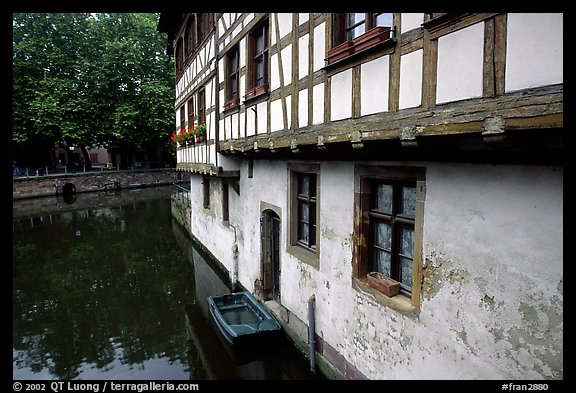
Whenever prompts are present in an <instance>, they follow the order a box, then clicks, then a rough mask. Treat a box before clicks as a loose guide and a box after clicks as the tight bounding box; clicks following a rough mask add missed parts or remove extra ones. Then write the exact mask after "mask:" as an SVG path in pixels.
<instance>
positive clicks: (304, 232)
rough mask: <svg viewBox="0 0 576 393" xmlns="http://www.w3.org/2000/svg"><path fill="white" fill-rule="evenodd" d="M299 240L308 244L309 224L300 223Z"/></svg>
mask: <svg viewBox="0 0 576 393" xmlns="http://www.w3.org/2000/svg"><path fill="white" fill-rule="evenodd" d="M298 240H300V241H303V242H304V243H306V244H308V224H306V223H305V222H302V221H300V222H299V223H298Z"/></svg>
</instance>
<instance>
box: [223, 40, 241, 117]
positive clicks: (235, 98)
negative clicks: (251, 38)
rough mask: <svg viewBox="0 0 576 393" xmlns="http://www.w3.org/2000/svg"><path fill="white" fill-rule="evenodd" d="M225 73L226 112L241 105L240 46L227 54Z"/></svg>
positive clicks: (236, 46)
mask: <svg viewBox="0 0 576 393" xmlns="http://www.w3.org/2000/svg"><path fill="white" fill-rule="evenodd" d="M225 72H226V76H225V78H226V90H225V93H226V102H225V103H224V110H227V109H230V108H233V107H235V106H237V105H238V104H239V103H240V46H239V45H238V44H236V45H235V46H234V47H233V48H232V49H230V50H229V51H228V53H226V62H225ZM234 88H235V90H236V92H235V93H234Z"/></svg>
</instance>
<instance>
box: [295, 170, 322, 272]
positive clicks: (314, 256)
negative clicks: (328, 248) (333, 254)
mask: <svg viewBox="0 0 576 393" xmlns="http://www.w3.org/2000/svg"><path fill="white" fill-rule="evenodd" d="M288 169H289V179H290V187H289V191H288V192H289V193H290V195H289V200H290V231H289V236H290V238H289V247H288V251H289V252H291V253H292V254H294V255H295V256H297V257H298V258H299V259H300V260H302V261H304V262H306V263H309V264H310V265H312V266H315V267H318V264H319V244H318V241H319V238H318V232H319V226H318V217H319V215H320V209H319V203H318V201H319V193H320V183H319V179H320V174H319V173H320V166H319V165H318V164H295V163H290V164H289V167H288Z"/></svg>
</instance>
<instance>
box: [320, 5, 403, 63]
mask: <svg viewBox="0 0 576 393" xmlns="http://www.w3.org/2000/svg"><path fill="white" fill-rule="evenodd" d="M348 14H349V13H335V14H333V19H332V48H331V49H330V50H328V52H327V53H326V62H327V64H328V65H331V64H334V63H336V62H338V61H341V60H344V59H347V58H349V57H351V56H353V55H355V54H357V53H361V52H364V51H366V50H368V49H372V48H374V47H377V46H378V47H379V46H380V44H381V43H385V42H386V43H388V44H389V45H393V44H394V43H395V39H394V37H395V27H394V22H392V26H377V25H376V18H377V16H378V15H380V14H382V13H365V15H364V20H363V22H362V23H360V22H358V23H356V24H354V25H352V26H348V25H347V16H348ZM391 16H392V20H394V15H393V14H391ZM361 24H365V25H366V28H365V32H364V33H363V34H360V35H359V36H357V37H354V38H350V39H349V37H348V31H350V30H351V29H353V28H355V27H357V26H359V25H361Z"/></svg>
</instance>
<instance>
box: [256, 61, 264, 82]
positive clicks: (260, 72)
mask: <svg viewBox="0 0 576 393" xmlns="http://www.w3.org/2000/svg"><path fill="white" fill-rule="evenodd" d="M262 83H264V62H263V61H259V62H257V63H256V84H257V85H261V84H262Z"/></svg>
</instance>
